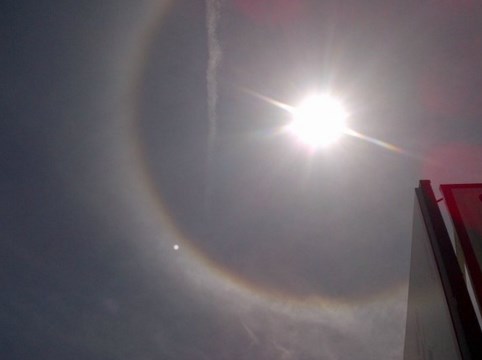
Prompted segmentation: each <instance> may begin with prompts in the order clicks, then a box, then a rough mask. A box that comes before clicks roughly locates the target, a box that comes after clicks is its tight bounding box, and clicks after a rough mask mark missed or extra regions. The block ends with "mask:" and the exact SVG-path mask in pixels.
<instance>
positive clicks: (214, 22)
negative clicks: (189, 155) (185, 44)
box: [204, 0, 222, 213]
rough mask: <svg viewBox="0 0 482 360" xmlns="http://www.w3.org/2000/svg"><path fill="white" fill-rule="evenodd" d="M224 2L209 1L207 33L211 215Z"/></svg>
mask: <svg viewBox="0 0 482 360" xmlns="http://www.w3.org/2000/svg"><path fill="white" fill-rule="evenodd" d="M221 5H222V0H207V2H206V31H207V40H208V64H207V70H206V84H207V105H208V122H209V123H208V129H209V130H208V131H209V133H208V149H207V166H206V170H207V175H206V185H205V198H204V203H205V209H206V211H207V212H208V213H209V212H210V207H211V198H212V179H211V176H212V175H211V174H212V171H211V170H212V167H213V156H214V149H215V142H216V135H217V104H218V80H217V72H218V68H219V65H220V63H221V56H222V51H221V45H220V42H219V38H218V25H219V18H220V16H221Z"/></svg>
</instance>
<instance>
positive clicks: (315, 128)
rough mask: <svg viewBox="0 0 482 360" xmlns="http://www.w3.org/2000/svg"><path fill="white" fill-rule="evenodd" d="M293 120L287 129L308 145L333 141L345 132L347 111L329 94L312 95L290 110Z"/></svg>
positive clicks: (325, 144) (320, 145)
mask: <svg viewBox="0 0 482 360" xmlns="http://www.w3.org/2000/svg"><path fill="white" fill-rule="evenodd" d="M292 113H293V120H292V122H291V123H290V124H288V127H287V130H288V131H290V132H291V133H292V134H294V135H295V136H296V137H298V139H299V140H301V141H302V142H303V143H305V144H307V145H309V146H310V147H314V148H316V147H323V146H327V145H330V144H332V143H334V142H335V141H336V140H338V139H339V138H340V137H341V136H342V135H343V134H344V133H345V132H346V129H347V128H346V124H345V120H346V118H347V115H348V114H347V112H346V110H345V108H344V107H343V104H342V103H341V102H340V101H339V100H338V99H336V98H334V97H333V96H331V95H327V94H322V95H314V96H311V97H308V98H307V99H305V100H304V101H303V102H302V103H301V104H300V105H299V106H297V107H296V108H294V109H293V110H292Z"/></svg>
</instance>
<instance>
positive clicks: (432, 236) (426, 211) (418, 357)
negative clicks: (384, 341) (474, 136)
mask: <svg viewBox="0 0 482 360" xmlns="http://www.w3.org/2000/svg"><path fill="white" fill-rule="evenodd" d="M441 190H442V193H443V196H444V199H445V201H446V204H447V207H448V210H449V214H450V217H451V220H452V222H453V227H454V230H455V231H454V232H455V236H454V244H453V243H452V240H451V238H450V237H449V234H448V231H447V227H446V224H445V222H444V219H443V217H442V214H441V211H440V208H439V201H440V200H442V199H440V200H438V201H437V200H436V198H435V195H434V192H433V190H432V187H431V184H430V181H427V180H422V181H420V185H419V187H418V188H417V189H416V190H415V195H416V196H415V206H414V215H413V238H412V250H411V261H410V283H409V291H408V308H407V324H406V335H405V347H404V360H458V359H460V360H480V359H482V332H481V327H480V324H481V323H480V307H481V306H480V305H481V304H482V302H481V299H482V296H481V295H482V281H481V279H482V275H481V274H482V272H481V264H482V261H481V260H482V184H465V185H442V186H441Z"/></svg>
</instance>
